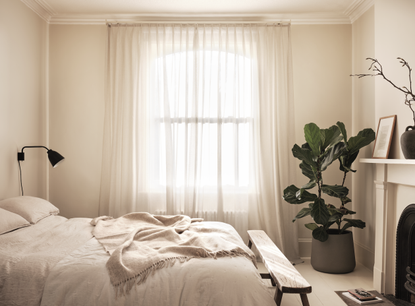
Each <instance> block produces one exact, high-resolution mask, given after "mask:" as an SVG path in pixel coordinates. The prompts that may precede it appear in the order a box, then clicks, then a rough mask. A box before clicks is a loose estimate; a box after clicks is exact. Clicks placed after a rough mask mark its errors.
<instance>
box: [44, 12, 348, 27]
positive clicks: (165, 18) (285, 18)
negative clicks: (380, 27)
mask: <svg viewBox="0 0 415 306" xmlns="http://www.w3.org/2000/svg"><path fill="white" fill-rule="evenodd" d="M134 22H135V23H139V22H146V23H147V22H148V23H250V22H252V23H254V22H263V23H276V22H290V23H291V24H299V25H300V24H304V25H305V24H350V19H349V18H348V17H344V16H315V15H306V14H301V15H287V14H284V15H279V14H268V15H247V14H244V15H242V14H241V15H237V14H213V15H206V14H203V15H201V14H199V15H197V14H193V15H177V14H175V15H151V14H139V15H137V14H134V15H127V14H123V15H89V16H85V15H79V16H73V15H72V16H54V17H51V18H50V20H49V23H50V24H80V25H81V24H91V25H98V24H106V23H134Z"/></svg>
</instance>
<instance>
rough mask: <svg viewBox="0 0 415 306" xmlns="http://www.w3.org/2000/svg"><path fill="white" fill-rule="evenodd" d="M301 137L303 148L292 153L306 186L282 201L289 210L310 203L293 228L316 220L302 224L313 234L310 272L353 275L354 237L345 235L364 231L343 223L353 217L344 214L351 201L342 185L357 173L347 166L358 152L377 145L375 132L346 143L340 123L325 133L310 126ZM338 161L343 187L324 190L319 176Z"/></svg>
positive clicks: (360, 223)
mask: <svg viewBox="0 0 415 306" xmlns="http://www.w3.org/2000/svg"><path fill="white" fill-rule="evenodd" d="M304 136H305V140H306V143H305V144H303V145H302V146H301V147H300V146H298V145H297V144H295V145H294V147H293V148H292V153H293V155H294V157H296V158H298V159H299V160H300V161H301V163H300V168H301V171H302V173H303V174H304V175H305V176H306V177H307V178H308V179H309V181H308V183H307V184H305V185H304V186H302V187H301V188H298V187H296V186H294V185H290V186H288V187H287V188H286V189H285V190H284V196H283V197H284V200H285V201H287V202H288V203H290V204H303V203H308V207H305V208H303V209H301V210H300V211H299V212H298V214H297V215H296V216H295V218H294V219H293V222H294V221H296V220H297V219H300V218H303V217H306V216H311V218H312V219H313V220H314V222H312V223H307V224H305V226H306V227H307V228H308V229H310V230H312V231H313V232H312V236H313V242H312V255H311V264H312V266H313V268H314V269H316V270H318V271H322V272H328V273H347V272H351V271H353V269H354V268H355V258H354V246H353V236H352V232H350V231H348V229H349V228H351V227H357V228H364V227H365V222H363V221H362V220H358V219H351V218H347V217H346V216H348V215H354V214H355V213H356V212H354V211H352V210H350V209H348V208H346V204H348V203H350V202H351V200H350V198H348V197H347V196H348V194H349V189H348V188H347V187H346V186H345V181H346V176H347V174H348V173H349V172H356V170H352V168H351V166H352V164H353V162H354V161H355V160H356V157H357V155H358V154H359V150H360V149H361V148H363V147H365V146H367V145H368V144H370V143H371V142H372V141H373V140H374V139H375V132H374V131H373V130H372V129H364V130H362V131H360V132H359V133H358V134H357V135H356V136H354V137H350V138H347V132H346V128H345V125H344V124H343V123H342V122H337V124H336V125H333V126H331V127H329V128H328V129H320V128H319V127H318V126H317V125H316V124H314V123H309V124H306V125H305V127H304ZM336 160H338V161H339V162H340V167H339V170H340V173H341V184H334V185H331V184H327V182H325V181H324V180H323V172H324V171H326V170H327V169H328V167H329V166H330V165H332V164H333V162H334V161H336ZM311 189H316V193H311V192H309V190H311ZM323 194H325V195H327V196H330V197H334V198H337V200H338V202H340V203H339V206H338V207H336V206H335V205H334V204H332V203H330V202H326V201H328V200H325V199H324V198H323ZM332 226H334V227H332ZM346 243H347V244H348V245H346ZM339 256H340V258H339Z"/></svg>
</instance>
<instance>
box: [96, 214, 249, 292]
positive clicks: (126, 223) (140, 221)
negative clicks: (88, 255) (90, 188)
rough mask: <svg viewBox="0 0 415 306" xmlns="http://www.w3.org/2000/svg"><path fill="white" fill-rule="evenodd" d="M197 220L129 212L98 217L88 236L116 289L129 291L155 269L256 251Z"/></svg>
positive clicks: (227, 232) (182, 216) (229, 233)
mask: <svg viewBox="0 0 415 306" xmlns="http://www.w3.org/2000/svg"><path fill="white" fill-rule="evenodd" d="M199 221H202V219H191V218H190V217H188V216H184V215H177V216H157V215H151V214H149V213H130V214H127V215H124V216H122V217H119V218H117V219H113V218H111V217H106V216H103V217H98V218H95V219H93V220H92V221H91V224H92V225H95V229H94V230H93V235H94V236H95V237H96V239H98V241H99V242H100V243H101V244H102V245H103V246H104V248H105V250H106V251H107V252H108V253H109V254H110V255H111V256H110V258H109V260H108V262H107V269H108V271H109V276H110V280H111V284H112V285H113V286H115V287H116V289H117V293H118V294H119V293H121V294H126V293H128V292H129V291H130V290H131V288H132V287H133V285H134V284H137V285H139V284H141V283H143V282H144V281H145V280H146V279H147V277H148V276H149V275H150V274H151V273H153V272H154V271H156V270H158V269H161V268H165V267H169V266H173V265H174V263H175V262H176V261H179V262H184V261H187V260H190V259H192V258H200V257H209V258H215V259H216V258H217V257H225V256H244V257H246V258H248V259H250V260H252V262H253V264H254V265H256V262H255V255H254V254H253V253H252V252H251V251H250V250H249V249H248V247H247V246H246V245H245V244H244V243H243V241H242V239H241V238H240V237H239V235H238V234H237V233H236V231H235V232H229V231H226V230H221V229H220V228H215V227H212V226H203V224H205V223H203V222H201V223H199Z"/></svg>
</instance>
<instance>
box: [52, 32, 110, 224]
mask: <svg viewBox="0 0 415 306" xmlns="http://www.w3.org/2000/svg"><path fill="white" fill-rule="evenodd" d="M106 33H107V32H106V26H105V25H91V26H82V25H51V26H50V64H49V65H50V143H51V146H52V145H53V146H54V147H56V148H59V151H60V153H61V154H62V155H64V156H65V158H66V161H65V163H63V164H62V165H61V166H59V167H58V168H55V169H54V170H53V172H51V174H50V200H51V202H52V203H54V204H55V205H56V206H58V207H59V208H60V210H61V214H62V215H63V216H65V217H68V218H71V217H95V216H97V215H98V202H99V186H100V175H101V160H102V159H101V156H102V154H101V151H102V137H103V127H104V123H103V122H104V121H103V120H104V110H105V105H104V69H105V52H106Z"/></svg>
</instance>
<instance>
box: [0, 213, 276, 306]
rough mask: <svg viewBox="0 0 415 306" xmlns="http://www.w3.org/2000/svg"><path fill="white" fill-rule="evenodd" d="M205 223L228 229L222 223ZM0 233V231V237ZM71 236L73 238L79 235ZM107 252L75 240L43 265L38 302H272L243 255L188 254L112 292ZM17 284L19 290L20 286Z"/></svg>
mask: <svg viewBox="0 0 415 306" xmlns="http://www.w3.org/2000/svg"><path fill="white" fill-rule="evenodd" d="M48 218H62V217H55V216H51V217H48ZM48 218H46V219H48ZM70 220H71V219H70ZM85 220H89V219H85ZM209 224H210V226H212V225H214V226H218V227H224V228H226V229H227V230H229V231H234V229H233V227H231V226H230V225H227V224H225V223H220V222H209ZM36 226H37V225H36ZM33 228H34V227H29V228H27V229H21V230H19V232H20V233H23V232H24V231H26V230H30V229H32V230H33ZM91 229H92V228H91ZM89 230H90V229H89ZM16 232H17V231H16ZM16 232H14V234H15V236H16ZM20 233H19V234H20ZM6 235H9V234H6ZM80 235H81V236H82V234H80ZM2 236H4V235H2ZM1 239H2V237H1V236H0V243H1V241H2V240H1ZM74 239H75V240H79V236H75V237H74ZM81 240H82V239H81ZM108 258H109V255H108V253H106V252H105V250H104V248H103V247H102V246H101V244H100V243H99V242H98V241H97V240H96V239H95V238H91V239H89V240H87V241H86V242H82V243H80V245H79V246H78V247H77V248H76V249H75V250H73V251H72V252H70V253H69V254H67V255H66V256H63V257H62V259H61V260H60V261H59V262H57V263H56V264H55V265H54V266H53V267H52V268H51V270H50V271H49V274H48V275H47V277H46V279H45V283H44V288H43V295H42V298H41V305H43V306H56V305H62V306H65V305H66V306H69V305H74V306H75V305H80V306H87V305H97V306H98V305H99V306H101V305H102V306H104V305H111V306H113V305H114V306H115V305H142V306H144V305H148V306H150V305H151V306H158V305H171V306H176V305H183V306H196V305H216V306H226V305H235V306H236V305H238V306H248V305H249V306H253V305H264V306H267V305H269V306H271V305H275V303H274V301H273V296H272V293H271V292H270V290H268V288H267V287H266V286H265V285H264V283H263V282H262V280H261V277H260V275H259V273H258V271H257V270H256V268H255V266H254V265H253V264H252V262H251V261H250V260H248V259H246V258H244V257H233V258H218V259H216V260H215V259H211V258H197V259H196V258H194V259H191V260H189V261H187V262H184V263H179V262H177V263H175V265H174V266H172V267H169V268H164V269H160V270H157V271H155V273H154V274H153V275H151V276H150V277H148V279H147V280H146V282H145V283H144V284H141V285H137V286H134V287H133V289H132V290H131V291H130V292H129V294H127V295H126V296H119V297H116V296H115V293H116V291H115V290H114V288H113V286H112V285H111V284H110V279H109V276H108V272H107V270H106V266H105V264H106V262H107V260H108ZM0 262H1V258H0ZM0 268H1V267H0ZM0 290H2V288H1V287H0ZM21 290H22V292H23V291H24V290H25V288H21ZM0 304H1V303H0ZM16 305H17V304H16Z"/></svg>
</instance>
